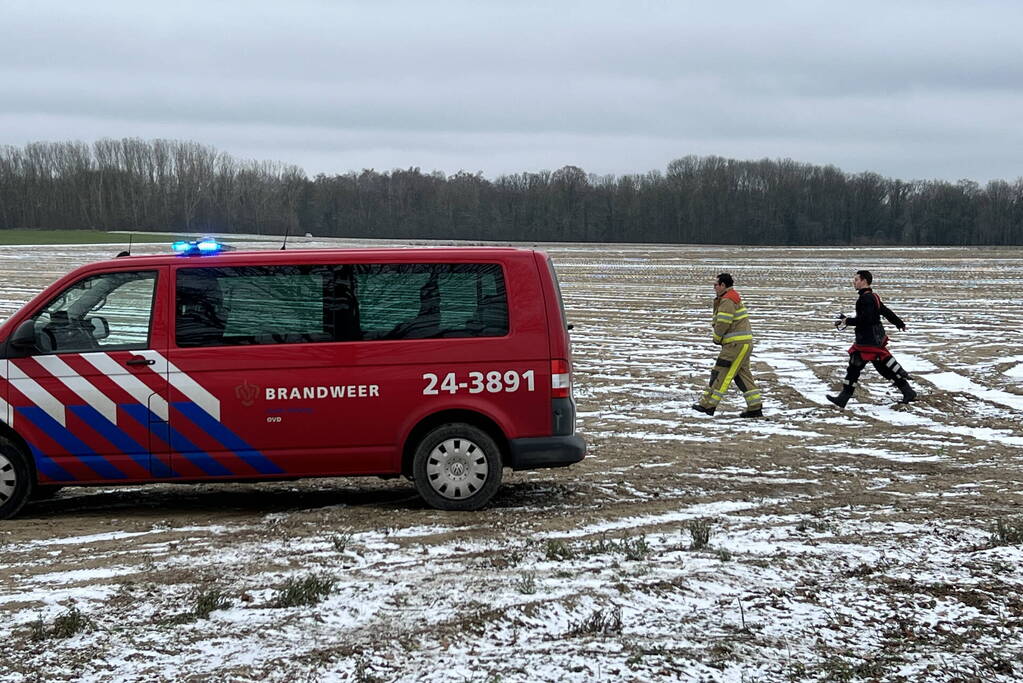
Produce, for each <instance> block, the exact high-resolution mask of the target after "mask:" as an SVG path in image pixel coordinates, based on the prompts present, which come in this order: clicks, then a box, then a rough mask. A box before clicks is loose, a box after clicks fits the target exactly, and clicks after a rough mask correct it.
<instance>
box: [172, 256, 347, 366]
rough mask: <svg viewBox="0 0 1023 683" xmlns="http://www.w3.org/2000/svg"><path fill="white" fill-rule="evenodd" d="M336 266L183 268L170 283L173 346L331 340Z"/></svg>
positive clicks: (337, 272) (334, 304)
mask: <svg viewBox="0 0 1023 683" xmlns="http://www.w3.org/2000/svg"><path fill="white" fill-rule="evenodd" d="M342 271H343V269H342V268H340V267H337V266H318V265H317V266H241V267H231V268H182V269H179V270H178V271H177V278H176V280H175V335H176V342H177V345H178V346H182V347H192V346H222V345H227V346H231V345H242V344H288V343H299V342H324V341H336V336H337V335H336V334H335V330H334V326H335V325H336V324H337V320H338V318H339V316H338V313H337V309H338V303H337V302H336V300H335V298H336V294H337V290H338V287H337V286H336V284H335V280H336V279H337V278H338V277H339V276H340V275H341V273H342Z"/></svg>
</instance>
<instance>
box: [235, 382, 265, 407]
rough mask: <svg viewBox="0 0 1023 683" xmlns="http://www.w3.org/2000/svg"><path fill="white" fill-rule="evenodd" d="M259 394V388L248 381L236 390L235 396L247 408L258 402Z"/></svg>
mask: <svg viewBox="0 0 1023 683" xmlns="http://www.w3.org/2000/svg"><path fill="white" fill-rule="evenodd" d="M258 393H259V387H257V386H256V385H254V384H249V381H248V380H245V381H244V382H242V383H241V384H239V385H238V386H236V387H235V388H234V395H235V396H236V397H237V398H238V400H239V401H241V402H242V405H243V406H245V407H246V408H248V407H249V406H251V405H252V404H253V403H255V402H256V394H258Z"/></svg>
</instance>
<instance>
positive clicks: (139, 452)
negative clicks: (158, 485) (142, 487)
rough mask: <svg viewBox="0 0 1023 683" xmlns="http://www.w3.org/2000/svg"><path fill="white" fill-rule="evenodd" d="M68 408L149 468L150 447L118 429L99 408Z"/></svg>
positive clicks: (119, 448) (133, 458) (136, 461)
mask: <svg viewBox="0 0 1023 683" xmlns="http://www.w3.org/2000/svg"><path fill="white" fill-rule="evenodd" d="M67 409H68V410H70V411H71V412H73V413H74V414H75V415H77V416H78V417H80V418H82V419H83V420H85V421H86V422H87V423H88V425H89V426H90V427H92V428H93V429H95V430H96V431H97V432H99V433H100V435H101V436H102V437H103V438H104V439H106V440H107V441H109V442H110V443H112V444H113V445H114V446H115V447H116V448H117V449H118V450H120V451H121V452H122V453H127V454H129V455H130V456H131V459H132V460H134V461H135V463H136V464H138V465H139V466H141V467H144V468H146V471H148V470H149V449H148V448H146V447H144V446H142V445H141V444H139V443H138V442H137V441H135V439H133V438H131V437H130V436H128V435H127V434H125V433H124V431H123V430H121V429H118V428H117V425H115V424H114V423H113V422H111V421H110V420H108V419H107V418H105V417H103V416H102V415H101V414H100V412H99V411H98V410H96V409H95V408H93V407H92V406H68V407H67Z"/></svg>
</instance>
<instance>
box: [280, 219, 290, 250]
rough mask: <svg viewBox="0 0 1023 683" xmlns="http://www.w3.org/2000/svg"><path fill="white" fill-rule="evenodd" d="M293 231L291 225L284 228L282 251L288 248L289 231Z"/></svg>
mask: <svg viewBox="0 0 1023 683" xmlns="http://www.w3.org/2000/svg"><path fill="white" fill-rule="evenodd" d="M289 232H291V225H287V226H285V228H284V241H283V242H282V243H281V251H284V250H285V249H287V248H288V233H289Z"/></svg>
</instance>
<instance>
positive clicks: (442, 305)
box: [354, 263, 508, 340]
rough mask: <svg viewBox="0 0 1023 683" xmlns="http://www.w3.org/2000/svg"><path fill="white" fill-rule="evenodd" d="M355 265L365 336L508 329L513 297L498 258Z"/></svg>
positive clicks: (475, 334) (479, 333)
mask: <svg viewBox="0 0 1023 683" xmlns="http://www.w3.org/2000/svg"><path fill="white" fill-rule="evenodd" d="M354 270H355V292H356V295H357V297H358V300H359V316H360V317H359V322H360V328H359V329H360V333H361V338H362V339H365V340H390V339H430V338H439V337H498V336H504V335H506V334H508V297H507V294H506V291H505V284H504V276H503V273H502V272H501V267H500V265H498V264H492V263H485V264H479V263H471V264H447V263H417V264H372V265H357V266H355V267H354Z"/></svg>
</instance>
